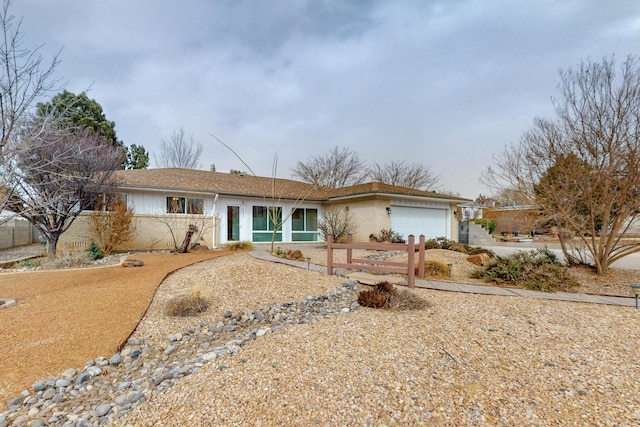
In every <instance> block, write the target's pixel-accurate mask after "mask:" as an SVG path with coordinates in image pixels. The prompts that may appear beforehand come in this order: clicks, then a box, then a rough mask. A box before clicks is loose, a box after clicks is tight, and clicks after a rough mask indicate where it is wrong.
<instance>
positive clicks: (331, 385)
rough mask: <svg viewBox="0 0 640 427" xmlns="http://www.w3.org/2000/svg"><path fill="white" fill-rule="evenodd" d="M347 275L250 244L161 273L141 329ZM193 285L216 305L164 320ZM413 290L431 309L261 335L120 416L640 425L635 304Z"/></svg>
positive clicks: (147, 335) (161, 335) (271, 299)
mask: <svg viewBox="0 0 640 427" xmlns="http://www.w3.org/2000/svg"><path fill="white" fill-rule="evenodd" d="M305 255H307V253H306V252H305ZM342 282H343V279H342V278H339V277H335V276H326V275H323V274H319V273H314V272H309V271H306V270H301V269H296V268H293V267H289V266H283V265H279V264H274V263H268V262H263V261H257V260H254V259H252V258H250V257H249V256H248V255H246V254H235V255H232V256H226V257H222V258H218V259H215V260H211V261H206V262H203V263H200V264H197V265H193V266H190V267H187V268H185V269H182V270H180V271H179V272H177V273H175V274H173V275H171V276H170V277H168V278H167V279H166V280H165V281H164V283H163V284H162V285H161V286H160V287H159V289H158V291H157V294H156V297H155V299H154V302H153V303H152V305H151V307H150V308H149V311H148V313H147V315H146V316H145V318H144V319H143V321H142V322H141V323H140V325H139V327H138V329H137V330H136V332H135V334H134V337H137V338H140V339H143V340H147V341H149V340H150V341H151V342H154V343H157V345H160V346H163V345H164V346H166V345H167V343H166V338H167V336H168V334H170V333H175V332H180V331H182V330H185V329H188V328H197V327H198V325H199V324H200V322H215V321H216V320H217V319H219V318H220V316H222V314H223V313H224V312H225V311H227V310H231V311H236V310H241V309H242V310H255V309H259V308H260V307H262V306H264V305H270V304H274V303H278V302H280V303H281V302H285V301H290V300H293V301H299V300H301V299H304V298H305V296H307V295H317V294H320V293H325V292H327V291H330V290H331V289H333V288H335V287H337V286H339V285H340V284H341V283H342ZM194 286H197V287H199V288H200V289H201V291H202V293H203V294H204V295H205V296H207V297H208V298H209V299H210V301H211V303H212V306H211V307H210V309H209V311H208V312H207V313H206V314H203V315H201V316H198V317H194V318H187V319H178V320H176V319H175V318H166V317H165V316H164V315H163V313H162V312H163V306H164V302H165V301H166V300H167V299H168V298H170V297H171V296H174V295H177V294H180V293H189V292H191V290H192V288H193V287H194ZM415 292H416V293H417V294H419V295H420V296H422V297H424V298H425V299H427V300H428V301H429V302H430V308H428V309H426V310H423V311H411V312H388V311H381V310H374V309H367V308H361V309H359V310H357V311H353V312H349V313H344V314H340V315H337V316H335V317H332V318H329V319H326V320H323V321H320V322H315V323H309V324H301V325H296V326H289V327H286V328H284V329H281V330H278V331H276V332H272V333H269V334H267V335H265V336H263V337H258V338H257V339H256V340H255V341H252V342H249V343H248V344H246V345H245V346H244V347H243V349H242V351H240V353H238V354H237V355H234V356H226V357H223V358H219V359H216V360H215V362H214V363H210V364H206V365H205V366H203V367H202V368H201V369H200V371H199V372H198V373H197V374H194V375H190V376H188V377H186V378H184V379H181V380H179V381H177V382H176V383H175V385H174V386H173V387H172V388H170V389H168V390H167V391H166V392H164V393H163V394H161V395H159V396H156V397H154V398H153V399H151V400H149V401H147V402H145V403H144V404H142V405H141V406H139V407H138V408H137V409H136V410H135V411H134V412H133V413H131V414H129V415H128V416H127V417H125V418H124V419H122V420H119V421H117V425H123V426H124V425H131V426H152V425H167V426H169V425H190V426H209V425H264V426H271V425H294V424H298V425H329V426H333V425H372V426H373V425H544V426H553V425H556V426H566V425H603V426H604V425H620V426H636V425H639V424H640V377H639V376H638V372H640V360H639V359H638V358H637V356H638V354H639V353H640V343H639V340H638V339H637V331H638V329H639V328H640V314H639V313H638V312H637V311H636V310H633V309H629V308H623V307H616V306H603V305H591V304H581V303H570V302H560V301H548V300H536V299H528V298H510V297H496V296H482V295H473V294H459V293H448V292H437V291H428V290H416V291H415Z"/></svg>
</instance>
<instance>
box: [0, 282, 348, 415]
mask: <svg viewBox="0 0 640 427" xmlns="http://www.w3.org/2000/svg"><path fill="white" fill-rule="evenodd" d="M357 288H358V285H357V284H356V282H354V281H351V280H347V281H346V282H345V283H344V284H343V285H342V287H339V288H337V289H335V290H334V291H333V292H331V293H330V294H328V295H320V296H309V297H307V298H305V299H304V300H303V301H301V302H298V303H296V302H293V301H289V302H285V303H281V304H276V305H274V306H265V307H260V308H257V309H255V310H252V311H241V312H237V313H232V312H230V311H227V312H225V313H224V314H222V315H220V316H218V318H217V321H216V322H215V323H209V322H204V321H203V322H200V323H199V325H198V328H197V329H189V330H186V331H183V332H179V333H174V334H171V335H169V336H168V337H167V339H166V341H165V342H164V343H163V344H162V345H161V346H160V348H152V347H150V346H148V345H146V344H145V343H144V341H141V340H138V339H137V338H133V337H132V338H129V340H128V341H127V344H126V345H125V346H124V347H123V349H122V351H120V352H119V353H116V354H114V355H112V356H111V357H110V358H106V357H104V356H103V357H98V358H96V359H94V360H89V361H88V362H87V363H86V364H85V366H84V368H82V369H75V368H70V369H67V370H66V371H64V372H63V373H62V374H61V375H60V377H58V378H50V379H48V380H44V381H38V382H36V383H34V384H33V387H32V389H31V390H25V391H23V392H22V394H21V395H20V396H17V397H14V398H13V399H10V400H9V401H8V402H7V405H8V407H9V409H8V410H7V411H5V412H3V413H2V414H0V427H7V426H9V425H13V426H29V427H43V426H48V425H61V426H76V427H88V426H99V425H103V424H107V423H109V422H111V421H113V420H114V419H117V418H121V417H123V416H125V415H126V414H127V413H128V412H130V411H131V410H132V409H133V408H135V407H136V405H139V404H141V403H142V402H145V401H147V400H149V399H152V398H153V397H154V396H157V395H159V394H161V393H163V392H164V391H165V390H167V389H168V388H170V387H172V386H173V384H174V382H175V381H178V380H179V379H180V378H182V377H185V376H187V375H191V374H195V373H197V372H198V371H199V370H200V369H201V368H202V367H203V366H204V365H206V364H208V363H214V362H216V361H218V360H220V359H224V358H225V357H232V356H234V355H236V354H237V353H238V352H240V351H241V350H242V347H243V346H244V345H245V344H246V343H247V342H249V341H252V340H255V339H258V338H260V337H264V336H266V335H268V334H270V333H274V332H276V331H278V330H279V329H282V328H285V327H287V326H291V325H297V324H303V323H313V322H318V321H321V320H323V319H326V318H329V317H332V316H336V315H339V314H344V313H348V312H350V311H354V310H357V309H358V308H359V305H358V302H357V290H358V289H357ZM114 396H115V397H114Z"/></svg>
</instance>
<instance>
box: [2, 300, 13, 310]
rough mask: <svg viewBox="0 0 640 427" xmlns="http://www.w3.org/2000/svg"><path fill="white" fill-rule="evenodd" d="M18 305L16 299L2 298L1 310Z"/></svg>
mask: <svg viewBox="0 0 640 427" xmlns="http://www.w3.org/2000/svg"><path fill="white" fill-rule="evenodd" d="M14 305H16V300H14V299H10V298H0V310H2V309H3V308H10V307H13V306H14Z"/></svg>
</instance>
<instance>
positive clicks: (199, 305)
mask: <svg viewBox="0 0 640 427" xmlns="http://www.w3.org/2000/svg"><path fill="white" fill-rule="evenodd" d="M194 293H198V294H199V292H196V291H195V290H194ZM208 307H209V303H207V301H206V300H205V299H204V298H202V297H200V296H199V295H198V296H195V295H178V296H177V297H174V298H171V299H170V300H169V301H167V304H166V306H165V313H166V314H167V316H179V317H185V316H197V315H198V314H201V313H204V312H205V311H206V310H207V308H208Z"/></svg>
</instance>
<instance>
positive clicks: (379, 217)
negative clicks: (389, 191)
mask: <svg viewBox="0 0 640 427" xmlns="http://www.w3.org/2000/svg"><path fill="white" fill-rule="evenodd" d="M387 206H389V199H377V200H374V199H372V200H364V201H358V202H346V203H340V204H331V205H326V206H325V210H327V209H336V208H337V209H347V208H348V209H349V213H350V214H351V217H352V219H353V222H354V223H355V224H356V230H355V232H354V233H353V240H354V241H355V242H368V241H369V235H370V234H377V233H379V232H380V230H382V229H383V228H387V229H388V228H389V227H391V219H390V217H389V214H388V213H387Z"/></svg>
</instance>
